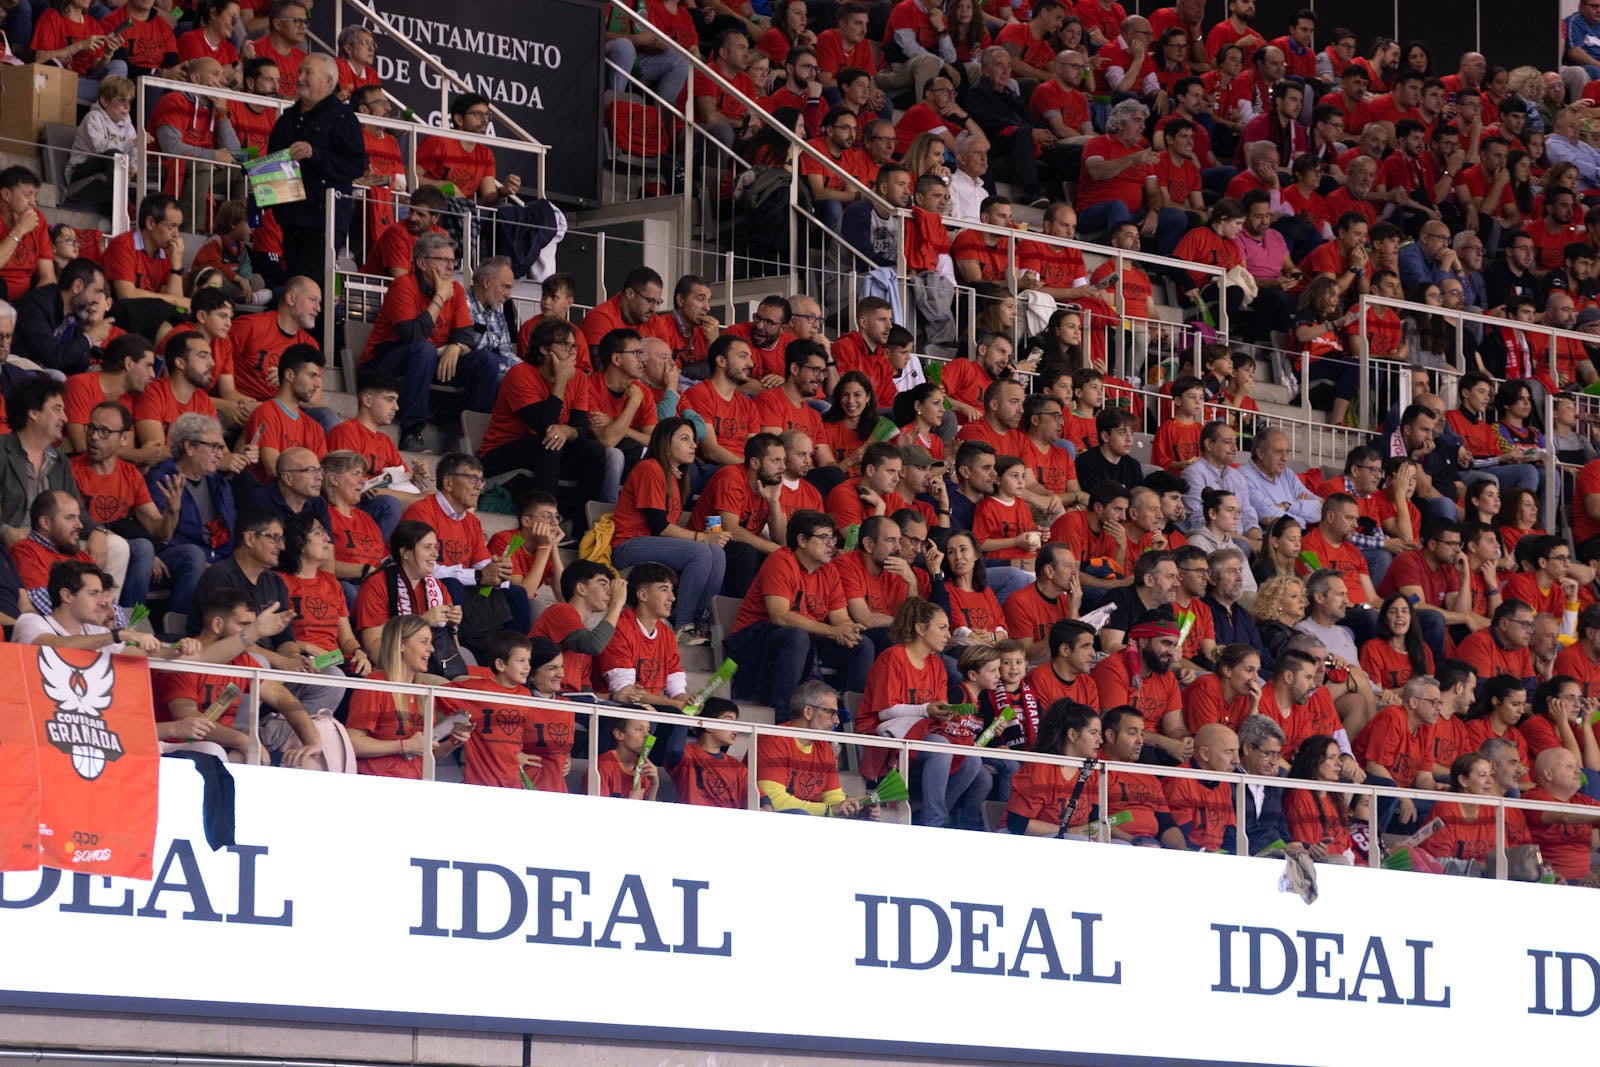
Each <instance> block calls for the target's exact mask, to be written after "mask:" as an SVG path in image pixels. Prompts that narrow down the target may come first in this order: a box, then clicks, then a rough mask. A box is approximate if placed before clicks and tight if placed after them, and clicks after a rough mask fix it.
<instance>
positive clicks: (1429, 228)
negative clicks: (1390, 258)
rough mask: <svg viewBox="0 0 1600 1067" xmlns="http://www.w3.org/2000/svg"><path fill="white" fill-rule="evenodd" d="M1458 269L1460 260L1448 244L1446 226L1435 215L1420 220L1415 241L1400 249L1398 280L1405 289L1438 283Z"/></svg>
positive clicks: (1448, 235)
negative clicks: (1420, 225) (1421, 222)
mask: <svg viewBox="0 0 1600 1067" xmlns="http://www.w3.org/2000/svg"><path fill="white" fill-rule="evenodd" d="M1460 271H1461V260H1460V258H1459V257H1458V256H1457V255H1456V253H1455V250H1454V249H1453V248H1451V247H1450V227H1449V226H1446V225H1445V224H1444V223H1443V222H1440V221H1439V220H1438V219H1430V220H1428V221H1427V222H1425V223H1423V224H1422V230H1421V231H1420V232H1419V233H1418V234H1417V239H1416V241H1415V242H1414V243H1412V244H1409V245H1406V246H1405V247H1404V248H1402V249H1401V250H1400V280H1401V282H1403V283H1404V284H1405V287H1406V290H1407V291H1408V292H1409V291H1410V290H1412V289H1415V288H1417V287H1418V286H1423V285H1438V284H1439V283H1440V282H1441V281H1443V280H1444V279H1445V277H1446V276H1448V275H1453V274H1459V273H1460Z"/></svg>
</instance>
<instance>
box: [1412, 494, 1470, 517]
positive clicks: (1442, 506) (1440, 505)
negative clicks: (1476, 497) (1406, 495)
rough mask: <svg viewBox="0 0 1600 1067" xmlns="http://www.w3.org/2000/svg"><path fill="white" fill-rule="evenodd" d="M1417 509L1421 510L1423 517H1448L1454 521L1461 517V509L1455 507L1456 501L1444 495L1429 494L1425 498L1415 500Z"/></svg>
mask: <svg viewBox="0 0 1600 1067" xmlns="http://www.w3.org/2000/svg"><path fill="white" fill-rule="evenodd" d="M1417 510H1418V511H1420V512H1422V515H1423V517H1424V518H1435V517H1437V518H1441V519H1449V520H1450V521H1451V522H1455V521H1457V520H1459V519H1460V518H1461V509H1460V508H1458V507H1456V502H1455V501H1454V500H1450V499H1448V498H1447V497H1444V496H1431V497H1429V498H1428V499H1426V500H1418V501H1417Z"/></svg>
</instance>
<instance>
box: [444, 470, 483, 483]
mask: <svg viewBox="0 0 1600 1067" xmlns="http://www.w3.org/2000/svg"><path fill="white" fill-rule="evenodd" d="M445 477H446V478H460V479H462V480H463V481H465V482H466V483H467V484H468V485H482V484H483V475H481V474H467V473H464V472H463V473H458V474H447V475H445Z"/></svg>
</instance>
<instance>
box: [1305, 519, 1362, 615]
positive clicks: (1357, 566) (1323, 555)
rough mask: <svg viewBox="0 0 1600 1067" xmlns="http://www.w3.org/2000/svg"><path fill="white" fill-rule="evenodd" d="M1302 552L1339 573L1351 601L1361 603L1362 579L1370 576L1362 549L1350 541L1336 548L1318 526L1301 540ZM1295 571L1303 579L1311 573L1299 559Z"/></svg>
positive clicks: (1326, 567)
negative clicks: (1308, 553)
mask: <svg viewBox="0 0 1600 1067" xmlns="http://www.w3.org/2000/svg"><path fill="white" fill-rule="evenodd" d="M1300 551H1301V552H1303V553H1304V552H1310V553H1312V554H1313V555H1315V556H1316V557H1317V559H1319V560H1321V561H1322V566H1323V567H1324V568H1325V569H1332V570H1336V571H1338V572H1339V575H1340V577H1342V578H1343V579H1344V582H1345V585H1346V586H1347V587H1348V591H1349V593H1350V599H1351V601H1352V602H1357V601H1359V598H1360V597H1361V596H1362V586H1361V579H1362V577H1363V576H1364V575H1368V571H1367V558H1366V557H1365V556H1363V555H1362V554H1361V550H1360V549H1358V548H1356V546H1355V545H1352V544H1351V543H1350V542H1349V541H1341V542H1340V543H1339V546H1338V547H1337V548H1335V547H1334V546H1332V545H1330V544H1328V541H1327V539H1326V538H1325V537H1323V536H1322V527H1321V526H1320V525H1318V526H1313V527H1312V528H1311V529H1309V530H1307V531H1306V534H1305V536H1304V537H1302V538H1301V539H1300ZM1294 569H1295V573H1296V574H1298V575H1300V576H1301V577H1302V578H1304V577H1306V576H1307V575H1309V574H1310V573H1311V570H1310V568H1308V567H1307V566H1306V565H1305V564H1304V563H1302V562H1301V561H1300V560H1299V559H1298V558H1297V559H1296V560H1295V567H1294Z"/></svg>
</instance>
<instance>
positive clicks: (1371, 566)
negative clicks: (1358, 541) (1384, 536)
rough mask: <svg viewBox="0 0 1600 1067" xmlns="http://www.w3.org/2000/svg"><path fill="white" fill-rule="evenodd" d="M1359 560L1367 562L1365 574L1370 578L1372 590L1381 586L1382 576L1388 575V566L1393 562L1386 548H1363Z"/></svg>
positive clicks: (1392, 557)
mask: <svg viewBox="0 0 1600 1067" xmlns="http://www.w3.org/2000/svg"><path fill="white" fill-rule="evenodd" d="M1361 558H1362V559H1364V560H1366V561H1367V573H1368V574H1370V575H1371V576H1372V588H1374V589H1376V588H1378V586H1380V585H1382V584H1383V576H1384V575H1385V574H1388V573H1389V564H1391V563H1393V562H1394V556H1393V555H1391V554H1390V552H1389V550H1388V549H1386V548H1363V549H1362V550H1361Z"/></svg>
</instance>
